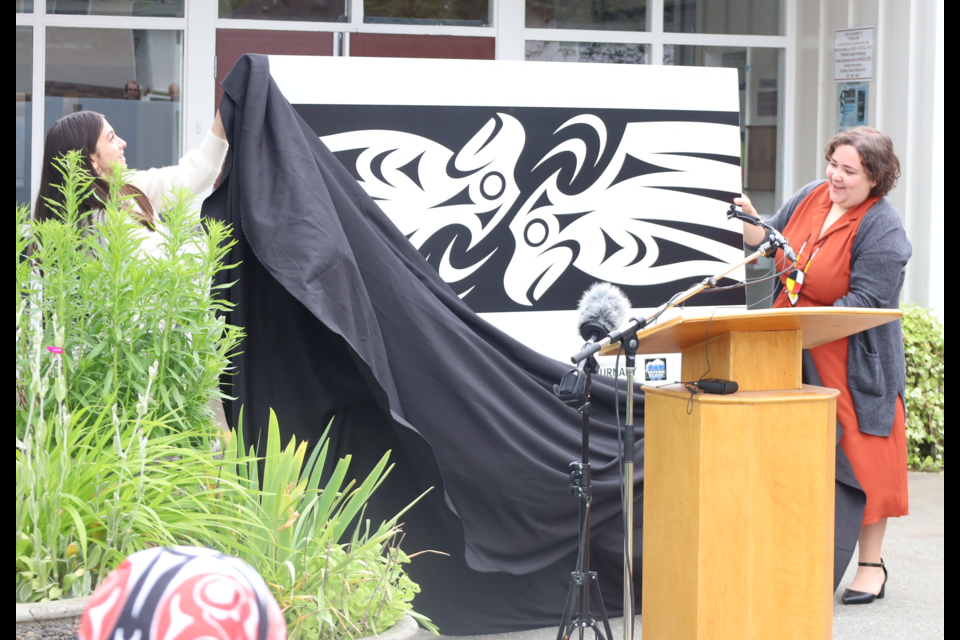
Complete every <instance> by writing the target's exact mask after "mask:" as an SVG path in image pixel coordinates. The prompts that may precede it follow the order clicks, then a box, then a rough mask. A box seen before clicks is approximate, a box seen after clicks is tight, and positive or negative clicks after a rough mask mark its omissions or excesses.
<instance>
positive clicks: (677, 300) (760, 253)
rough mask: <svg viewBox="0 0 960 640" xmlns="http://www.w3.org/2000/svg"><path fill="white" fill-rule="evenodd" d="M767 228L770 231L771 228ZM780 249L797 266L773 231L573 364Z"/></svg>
mask: <svg viewBox="0 0 960 640" xmlns="http://www.w3.org/2000/svg"><path fill="white" fill-rule="evenodd" d="M764 226H765V225H764ZM767 228H768V229H769V227H767ZM771 231H773V230H771ZM774 234H775V235H774ZM778 247H780V248H783V249H784V253H786V254H787V256H788V259H790V260H792V261H793V262H794V264H796V256H794V255H792V254H793V250H792V249H790V245H789V244H787V241H786V239H785V238H784V237H783V236H782V235H781V234H780V233H778V232H776V231H773V233H772V234H770V235H768V236H767V240H766V242H764V243H763V244H762V245H760V247H759V248H758V249H757V251H756V252H754V253H752V254H750V255H749V256H747V257H746V258H744V259H743V261H742V262H738V263H737V264H735V265H734V266H732V267H730V268H729V269H727V270H726V271H724V272H723V273H720V274H717V275H715V276H710V277H709V278H704V279H703V281H702V282H699V283H698V284H695V285H693V286H692V287H690V288H689V289H687V290H686V291H684V292H683V293H681V294H680V295H678V296H675V297H674V298H672V299H671V300H669V301H668V302H665V303H663V304H662V305H660V306H659V307H657V308H656V309H655V310H654V312H653V313H651V314H650V315H649V316H647V317H645V318H631V319H630V320H629V322H628V323H627V325H626V326H624V327H621V328H620V329H617V330H616V331H611V332H610V333H608V334H607V335H606V336H604V337H603V338H601V339H600V340H598V341H596V342H592V343H590V344H588V345H586V346H585V347H584V348H583V349H581V350H580V351H579V352H577V353H576V354H575V355H574V356H573V357H572V358H570V361H571V362H573V364H579V362H580V361H581V360H584V359H586V358H589V357H590V356H593V355H595V354H596V353H597V352H598V351H600V349H603V348H604V347H605V346H607V345H608V344H611V343H613V342H617V341H619V340H620V339H621V338H622V337H623V336H627V335H630V334H633V333H636V332H637V331H640V330H641V329H643V328H644V327H646V326H647V325H648V324H650V323H651V322H653V321H654V320H656V319H657V318H659V317H660V316H661V315H663V313H664V312H665V311H666V310H667V309H669V308H670V307H676V306H679V305H681V304H683V303H684V302H686V301H687V300H689V299H690V298H692V297H693V296H695V295H697V294H698V293H702V292H704V291H706V290H707V289H712V288H713V287H715V286H717V283H718V282H719V281H720V280H723V279H724V278H726V277H727V276H728V275H730V274H731V273H733V272H734V271H736V270H737V269H739V268H740V267H743V266H746V265H747V264H749V263H751V262H753V261H754V260H756V259H757V258H763V257H765V256H767V255H768V254H769V253H770V252H771V251H773V250H774V249H776V248H778Z"/></svg>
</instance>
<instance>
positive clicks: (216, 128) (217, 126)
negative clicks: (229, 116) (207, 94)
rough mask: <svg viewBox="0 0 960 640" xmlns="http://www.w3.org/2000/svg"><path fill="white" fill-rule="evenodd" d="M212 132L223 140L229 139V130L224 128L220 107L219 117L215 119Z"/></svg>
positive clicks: (218, 110)
mask: <svg viewBox="0 0 960 640" xmlns="http://www.w3.org/2000/svg"><path fill="white" fill-rule="evenodd" d="M210 132H211V133H212V134H213V135H215V136H217V137H218V138H220V139H221V140H226V139H227V132H226V131H224V129H223V120H221V119H220V109H217V118H216V120H214V121H213V127H211V129H210Z"/></svg>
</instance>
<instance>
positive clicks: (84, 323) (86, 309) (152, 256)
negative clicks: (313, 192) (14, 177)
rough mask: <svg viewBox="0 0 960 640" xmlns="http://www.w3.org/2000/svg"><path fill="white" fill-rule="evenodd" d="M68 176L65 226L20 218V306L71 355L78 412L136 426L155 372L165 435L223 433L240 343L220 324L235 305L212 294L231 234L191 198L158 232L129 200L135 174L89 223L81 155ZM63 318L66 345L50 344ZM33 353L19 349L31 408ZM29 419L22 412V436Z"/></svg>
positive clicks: (71, 160) (156, 413) (63, 165)
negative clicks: (216, 429) (112, 413)
mask: <svg viewBox="0 0 960 640" xmlns="http://www.w3.org/2000/svg"><path fill="white" fill-rule="evenodd" d="M58 170H59V171H60V172H61V173H62V174H63V176H64V184H63V186H62V187H61V191H62V192H63V194H64V201H65V204H64V205H62V206H61V205H57V204H56V203H51V206H53V207H54V208H55V209H56V211H57V213H58V214H59V217H60V218H61V219H60V220H48V221H45V222H39V221H35V220H29V219H28V218H27V217H26V212H25V210H24V209H18V210H17V304H18V308H19V306H20V305H21V303H22V302H23V301H24V300H25V301H26V302H27V305H28V307H29V308H30V310H31V313H34V314H39V315H40V317H41V324H42V326H44V327H45V328H46V334H45V336H44V338H43V342H44V344H52V345H56V346H57V347H59V348H61V349H62V350H63V357H62V366H63V372H64V376H65V381H66V385H67V387H68V388H69V389H70V394H71V398H72V400H73V403H74V404H75V405H76V406H81V407H85V408H88V409H90V410H91V412H92V413H94V414H96V413H100V412H101V411H102V410H103V409H104V408H107V407H111V406H113V405H116V406H117V407H118V411H119V413H120V416H121V418H123V419H129V418H130V417H131V416H132V415H133V414H134V413H135V404H136V399H137V397H138V395H139V394H143V393H144V390H145V382H146V379H147V369H148V367H149V366H150V364H151V363H154V362H156V363H157V371H156V377H155V379H154V381H153V388H152V392H151V393H152V395H153V397H154V401H153V402H152V403H151V404H150V406H151V415H150V416H149V417H151V418H153V417H156V418H161V417H162V420H161V421H160V422H158V424H160V423H162V424H163V425H164V426H163V430H166V431H183V430H191V429H194V428H201V429H202V428H205V427H206V426H207V425H210V424H213V416H212V412H211V411H210V409H209V407H208V402H209V400H210V399H211V398H215V397H220V395H221V394H220V391H219V378H220V375H221V374H222V373H223V372H224V371H225V370H226V368H227V366H228V358H229V356H230V355H231V353H232V351H233V350H234V349H235V348H236V346H237V344H238V343H239V340H240V338H241V337H242V333H241V331H240V330H239V329H238V328H236V327H232V326H229V325H226V324H224V323H223V321H222V320H221V319H219V318H218V317H217V312H218V311H221V310H224V309H226V307H227V303H226V302H224V301H223V300H221V299H219V298H218V297H217V296H216V291H215V288H214V286H213V279H214V276H215V275H216V274H217V273H218V272H220V271H222V270H224V269H226V268H228V267H227V266H225V265H224V258H225V256H226V253H227V251H228V250H229V248H230V247H231V246H232V244H233V242H234V241H233V240H232V239H231V238H230V229H229V227H227V226H226V225H224V224H222V223H219V222H216V221H205V222H203V223H201V221H200V219H199V217H198V215H197V213H196V212H195V211H194V210H193V208H192V202H193V196H192V195H191V194H189V193H188V192H187V191H183V190H181V191H177V192H175V193H174V197H173V198H172V199H171V200H169V201H165V202H164V203H163V207H161V209H162V215H161V219H162V224H161V225H158V227H157V230H156V231H150V230H148V229H147V228H145V227H144V226H143V225H142V224H140V223H139V222H137V221H136V220H134V219H133V217H132V216H131V215H130V212H129V206H130V205H131V202H130V201H129V199H128V197H127V196H121V195H120V188H121V186H122V185H123V184H124V181H125V180H126V179H127V178H129V174H126V173H125V172H123V171H121V170H119V168H117V170H115V171H114V178H112V180H111V184H110V193H111V196H110V198H108V200H107V201H106V202H104V203H103V209H102V215H100V214H99V213H98V214H96V215H94V214H92V213H90V212H87V213H80V211H79V206H80V203H81V202H82V201H83V199H84V197H85V196H86V194H87V193H89V191H90V185H91V178H90V177H89V176H88V175H87V174H86V173H85V172H84V171H83V169H82V167H81V166H80V162H79V154H78V153H76V152H71V153H70V154H68V155H67V156H66V157H65V158H63V159H61V160H60V161H59V167H58ZM28 244H29V246H30V249H31V255H30V261H29V262H26V261H24V260H23V259H22V256H23V255H24V252H25V250H26V249H27V246H28ZM54 315H56V316H57V317H58V318H59V321H60V323H61V326H62V327H63V328H64V329H65V332H64V335H65V336H66V340H65V341H63V342H58V341H56V340H55V336H53V335H52V334H51V333H50V327H51V326H52V323H51V319H52V318H53V316H54ZM29 350H30V345H29V344H26V343H25V342H22V341H21V340H19V339H18V342H17V387H18V393H19V394H20V395H21V396H22V395H23V384H24V383H23V375H24V372H25V371H26V362H27V360H28V352H29ZM44 402H45V403H49V402H51V400H50V399H49V398H47V399H45V400H44ZM24 418H25V416H24V414H23V412H20V411H18V412H17V433H18V434H19V435H21V436H22V435H23V433H24V428H25V422H24Z"/></svg>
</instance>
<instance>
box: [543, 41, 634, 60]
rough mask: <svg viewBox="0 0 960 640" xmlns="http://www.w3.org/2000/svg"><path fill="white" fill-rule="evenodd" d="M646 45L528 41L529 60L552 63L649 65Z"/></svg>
mask: <svg viewBox="0 0 960 640" xmlns="http://www.w3.org/2000/svg"><path fill="white" fill-rule="evenodd" d="M649 46H650V45H646V44H608V43H598V42H541V41H537V40H528V41H527V53H526V59H527V60H544V61H550V62H608V63H614V64H647V61H648V60H649V59H650V58H649Z"/></svg>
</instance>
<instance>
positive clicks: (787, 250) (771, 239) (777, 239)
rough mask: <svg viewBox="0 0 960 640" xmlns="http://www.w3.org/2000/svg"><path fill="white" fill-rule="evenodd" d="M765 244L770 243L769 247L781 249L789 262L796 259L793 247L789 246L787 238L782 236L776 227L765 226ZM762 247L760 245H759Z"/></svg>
mask: <svg viewBox="0 0 960 640" xmlns="http://www.w3.org/2000/svg"><path fill="white" fill-rule="evenodd" d="M765 244H767V245H770V247H771V249H773V248H776V247H780V248H781V249H783V255H784V256H785V257H786V258H787V260H789V261H790V262H796V261H797V254H796V253H795V252H794V250H793V248H792V247H791V246H790V243H789V242H787V239H786V238H784V237H783V234H781V233H780V232H779V231H777V230H776V229H772V228H770V227H767V240H766V242H765ZM761 248H762V247H761Z"/></svg>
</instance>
